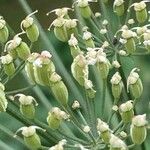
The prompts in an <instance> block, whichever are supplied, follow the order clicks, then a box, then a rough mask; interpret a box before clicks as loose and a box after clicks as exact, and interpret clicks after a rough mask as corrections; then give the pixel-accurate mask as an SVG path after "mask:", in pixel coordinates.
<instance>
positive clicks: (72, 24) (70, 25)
mask: <svg viewBox="0 0 150 150" xmlns="http://www.w3.org/2000/svg"><path fill="white" fill-rule="evenodd" d="M77 21H78V20H77V19H67V20H66V21H65V26H66V28H68V29H71V28H75V27H76V26H77Z"/></svg>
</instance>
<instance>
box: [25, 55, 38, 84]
mask: <svg viewBox="0 0 150 150" xmlns="http://www.w3.org/2000/svg"><path fill="white" fill-rule="evenodd" d="M39 56H40V54H39V53H32V54H31V55H30V56H29V57H28V59H27V61H26V65H25V71H26V73H27V76H28V77H29V79H30V80H31V81H32V82H33V83H35V82H36V81H35V76H34V69H33V67H34V65H33V62H34V61H35V60H36V59H37V58H38V57H39Z"/></svg>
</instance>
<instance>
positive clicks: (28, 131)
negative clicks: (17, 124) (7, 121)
mask: <svg viewBox="0 0 150 150" xmlns="http://www.w3.org/2000/svg"><path fill="white" fill-rule="evenodd" d="M36 129H40V130H42V131H44V132H45V131H46V130H44V129H42V128H40V127H38V126H29V127H21V128H20V129H18V130H17V131H16V133H15V135H16V134H17V133H18V132H20V131H22V135H23V136H25V137H30V136H32V135H34V134H35V133H36Z"/></svg>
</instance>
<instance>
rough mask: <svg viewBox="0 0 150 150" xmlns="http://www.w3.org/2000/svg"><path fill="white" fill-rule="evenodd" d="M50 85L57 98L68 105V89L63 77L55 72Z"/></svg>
mask: <svg viewBox="0 0 150 150" xmlns="http://www.w3.org/2000/svg"><path fill="white" fill-rule="evenodd" d="M50 82H51V84H50V87H51V90H52V92H53V94H54V96H55V98H56V99H57V100H58V101H59V102H60V103H61V104H62V105H63V106H66V105H67V103H68V90H67V87H66V85H65V84H64V82H63V81H62V80H61V77H60V76H59V75H58V74H57V73H56V72H54V73H53V74H52V75H51V76H50Z"/></svg>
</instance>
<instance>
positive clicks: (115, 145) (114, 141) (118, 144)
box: [110, 134, 127, 150]
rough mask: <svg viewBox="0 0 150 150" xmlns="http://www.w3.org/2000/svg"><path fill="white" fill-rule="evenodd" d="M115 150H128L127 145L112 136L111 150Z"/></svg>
mask: <svg viewBox="0 0 150 150" xmlns="http://www.w3.org/2000/svg"><path fill="white" fill-rule="evenodd" d="M114 148H115V149H120V150H127V146H126V144H125V143H124V142H123V141H122V140H121V139H120V138H118V137H117V136H115V135H113V134H112V135H111V138H110V150H112V149H114Z"/></svg>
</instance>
